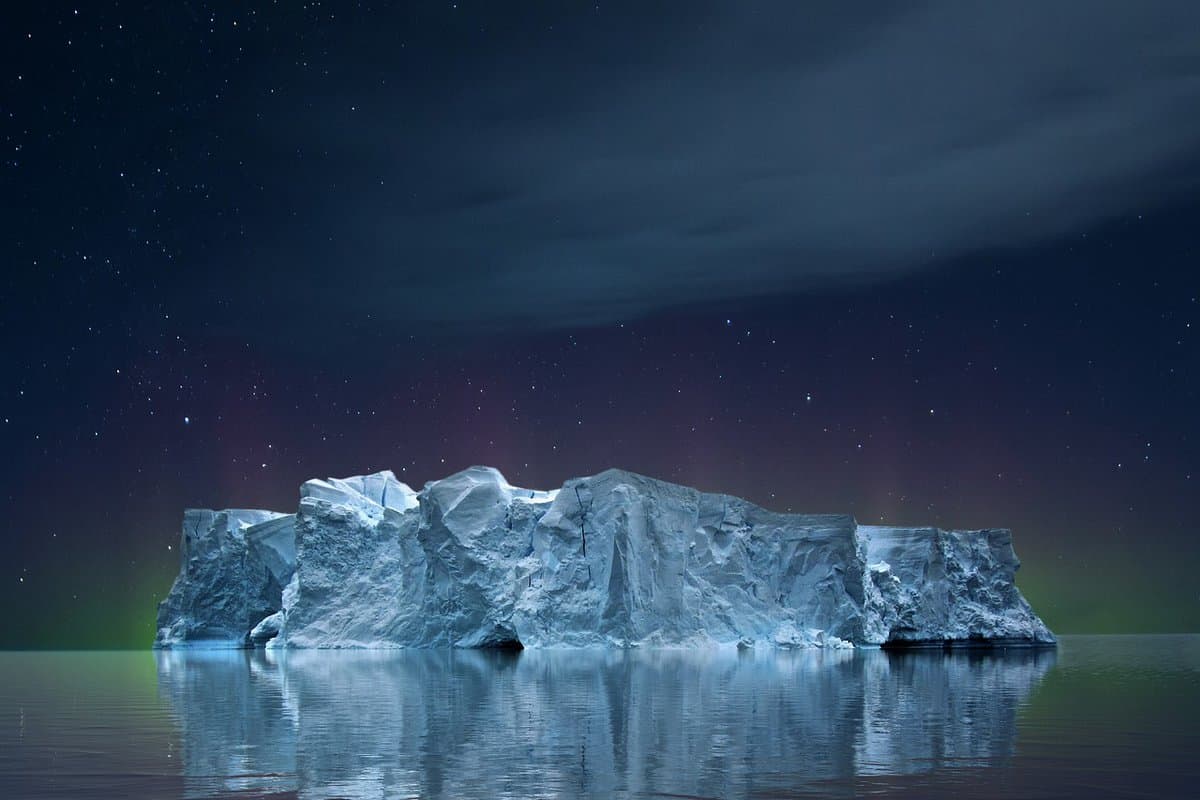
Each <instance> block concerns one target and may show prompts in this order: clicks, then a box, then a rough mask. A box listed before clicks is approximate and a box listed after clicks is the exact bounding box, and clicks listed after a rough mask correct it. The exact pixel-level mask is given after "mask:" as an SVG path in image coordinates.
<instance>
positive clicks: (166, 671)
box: [0, 636, 1200, 798]
mask: <svg viewBox="0 0 1200 800" xmlns="http://www.w3.org/2000/svg"><path fill="white" fill-rule="evenodd" d="M0 714H2V715H3V716H2V717H0V797H3V798H25V797H69V798H98V797H139V798H155V797H164V798H166V797H195V798H201V797H280V798H285V797H304V798H310V797H311V798H324V797H354V798H360V797H362V798H396V797H429V798H441V797H444V798H474V797H478V798H504V797H513V798H538V797H547V798H549V797H617V798H625V797H630V798H632V797H639V798H641V797H645V798H654V797H675V798H680V797H684V798H708V797H721V798H726V797H728V798H736V797H762V798H786V797H860V796H898V795H905V796H913V797H1013V798H1018V797H1019V798H1040V797H1046V798H1051V797H1086V798H1104V797H1138V798H1159V797H1200V636H1096V637H1086V636H1068V637H1063V640H1062V644H1061V646H1060V647H1059V648H1058V650H1057V651H1054V650H1015V649H1014V650H1007V651H993V652H987V651H971V652H956V653H943V652H940V651H939V652H918V653H906V654H899V655H896V654H889V653H886V652H881V651H850V652H846V651H829V652H824V651H798V652H790V653H776V652H747V653H740V654H739V653H725V652H720V653H717V652H701V653H697V652H680V651H665V650H648V651H631V652H580V651H559V652H536V651H526V652H523V653H517V654H506V653H480V652H472V651H452V652H448V651H433V652H428V651H426V652H417V651H410V652H386V653H381V652H346V651H342V652H292V653H286V654H278V655H276V654H264V653H262V652H256V653H247V652H192V653H185V652H172V653H151V652H122V653H94V652H85V653H2V654H0Z"/></svg>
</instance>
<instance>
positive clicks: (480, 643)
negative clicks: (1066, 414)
mask: <svg viewBox="0 0 1200 800" xmlns="http://www.w3.org/2000/svg"><path fill="white" fill-rule="evenodd" d="M182 541H183V545H182V547H181V551H182V563H181V568H180V573H179V575H178V577H177V578H176V580H175V584H174V586H173V587H172V589H171V592H170V594H169V595H168V596H167V598H166V599H165V600H164V601H163V602H162V604H161V605H160V607H159V612H158V633H157V636H156V638H155V646H156V647H160V648H173V647H197V646H201V647H214V646H215V647H256V646H266V647H270V648H278V647H291V648H402V647H417V648H431V647H457V648H514V649H519V648H524V647H537V648H547V647H617V648H627V647H637V646H667V647H696V646H709V645H727V646H737V647H739V648H743V649H745V648H753V647H763V648H773V649H788V648H798V647H826V648H849V647H854V646H864V645H865V646H885V647H892V646H897V647H899V646H929V645H938V646H946V645H955V644H967V645H970V644H974V645H980V644H1004V645H1014V644H1017V645H1050V644H1053V643H1054V642H1055V639H1054V636H1053V634H1051V632H1050V631H1049V629H1047V627H1046V626H1045V624H1044V623H1043V622H1042V621H1041V619H1039V618H1038V616H1037V615H1036V614H1035V613H1034V612H1033V610H1032V609H1031V608H1030V606H1029V604H1028V603H1027V602H1026V601H1025V599H1024V597H1022V596H1021V593H1020V591H1019V590H1018V589H1017V587H1016V584H1015V583H1014V577H1015V574H1016V572H1017V569H1018V568H1019V566H1020V562H1019V561H1018V560H1017V557H1016V554H1015V552H1014V550H1013V546H1012V536H1011V534H1010V533H1009V532H1008V531H1007V530H1001V529H993V530H978V531H943V530H939V529H936V528H894V527H883V526H875V525H858V524H857V523H856V522H855V520H854V518H853V517H851V516H849V515H839V514H782V513H777V512H773V511H768V510H767V509H764V508H761V507H759V506H756V505H754V504H753V503H750V502H748V501H746V500H743V499H740V498H737V497H733V496H730V495H724V494H711V493H706V492H701V491H698V490H696V489H693V488H690V487H687V486H681V485H678V484H673V483H668V482H666V481H661V480H657V479H654V478H650V477H646V476H644V475H638V474H635V473H632V472H628V471H624V470H618V469H610V470H606V471H604V472H601V473H600V474H598V475H593V476H590V477H583V478H572V479H570V480H568V481H567V482H566V483H564V484H563V486H562V487H561V488H559V489H556V490H551V491H540V490H535V489H523V488H520V487H517V486H513V485H511V484H509V483H508V481H507V480H505V478H504V476H503V475H501V474H500V472H499V471H498V470H496V469H493V468H491V467H471V468H469V469H466V470H463V471H462V472H459V473H456V474H454V475H451V476H449V477H447V478H444V479H442V480H438V481H432V482H430V483H427V484H426V485H425V486H424V488H423V489H422V490H421V491H419V492H417V491H414V490H413V489H412V488H410V487H409V486H407V485H405V484H404V483H402V482H400V481H399V480H397V479H396V476H395V475H394V474H392V473H391V472H386V471H385V472H379V473H375V474H372V475H365V476H357V477H352V478H345V479H334V478H330V479H327V480H310V481H308V482H306V483H305V484H304V485H303V486H302V487H301V489H300V503H299V508H298V509H297V511H296V513H294V514H281V513H276V512H271V511H246V510H226V511H207V510H189V511H186V512H185V514H184V525H183V534H182Z"/></svg>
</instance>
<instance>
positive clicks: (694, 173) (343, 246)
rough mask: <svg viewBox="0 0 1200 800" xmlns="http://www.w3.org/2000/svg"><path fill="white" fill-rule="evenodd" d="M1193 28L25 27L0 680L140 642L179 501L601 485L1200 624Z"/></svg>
mask: <svg viewBox="0 0 1200 800" xmlns="http://www.w3.org/2000/svg"><path fill="white" fill-rule="evenodd" d="M1198 36H1200V6H1197V5H1196V4H1195V3H1192V2H1147V3H1138V4H1133V3H1126V2H1109V1H1108V0H1087V2H1084V0H1077V1H1073V2H1059V1H1056V0H1050V1H1049V2H1046V3H1040V4H1036V5H1034V4H1027V5H1023V6H1022V7H1021V9H1020V13H1017V12H1016V11H1015V10H1014V9H1012V8H1010V7H1008V6H1005V5H1004V4H999V3H974V2H949V1H947V2H918V3H908V2H906V3H895V4H893V3H863V4H856V3H850V4H847V3H805V4H793V3H782V2H747V3H706V2H699V3H688V4H679V3H654V2H652V3H636V4H634V3H630V4H619V3H607V2H601V3H522V4H502V3H490V2H489V3H484V2H459V3H445V2H441V3H411V4H397V5H382V4H381V5H373V4H366V3H356V4H352V3H320V2H309V3H299V2H297V3H283V2H279V3H271V4H265V5H264V4H256V3H203V2H186V3H154V4H150V3H129V2H123V3H111V2H96V3H88V4H82V3H81V4H76V5H72V4H62V3H53V2H52V3H46V4H40V5H39V4H30V5H29V7H27V8H24V9H20V10H15V9H14V10H9V12H8V13H7V15H6V19H5V23H4V25H3V26H0V41H2V46H0V61H2V63H3V68H2V71H0V82H2V84H3V92H2V94H0V148H2V152H3V160H2V163H0V176H2V177H0V180H2V186H3V189H2V191H0V202H2V203H3V214H0V232H2V235H0V248H2V249H0V256H2V258H3V270H2V271H0V374H2V375H3V380H2V382H0V453H3V458H0V486H2V492H3V499H4V502H5V513H4V514H3V517H2V521H0V608H3V609H4V610H5V613H4V614H3V615H0V647H9V648H12V647H140V646H147V645H148V643H149V642H150V640H151V639H152V636H153V618H154V613H155V605H156V602H157V600H158V599H160V598H161V597H162V596H163V595H164V594H165V592H166V591H167V589H168V588H169V586H170V582H171V580H172V578H173V576H174V574H175V572H176V570H177V567H178V550H177V548H178V536H179V533H178V530H179V520H180V518H181V513H182V509H183V508H185V507H197V506H198V507H247V506H248V507H267V508H273V509H279V510H291V509H293V508H294V507H295V504H296V500H297V489H298V486H299V484H300V483H301V482H302V481H303V480H305V479H307V478H310V477H324V476H330V475H333V476H343V475H350V474H360V473H363V472H367V471H372V470H378V469H392V470H394V471H395V472H396V473H397V475H398V476H400V478H401V479H402V480H405V481H407V482H408V483H410V484H411V485H413V486H415V487H420V486H421V485H422V484H423V483H424V482H425V481H427V480H433V479H437V478H440V477H443V476H445V475H447V474H450V473H452V472H454V471H457V470H459V469H461V468H463V467H466V466H468V465H471V464H478V463H483V464H490V465H494V466H496V467H498V468H500V469H501V470H502V471H503V472H504V473H505V474H506V476H507V477H508V478H509V480H510V481H512V482H514V483H517V484H521V485H527V486H533V487H541V488H550V487H555V486H558V485H560V484H561V482H562V481H563V480H564V479H565V478H568V477H571V476H576V475H582V474H591V473H594V472H597V471H600V470H602V469H604V468H607V467H610V466H620V467H624V468H628V469H632V470H636V471H639V472H644V473H646V474H650V475H654V476H658V477H662V478H666V479H669V480H674V481H678V482H682V483H687V484H690V485H694V486H697V487H699V488H701V489H705V490H712V491H727V492H730V493H733V494H738V495H741V496H744V497H747V498H749V499H751V500H753V501H755V502H758V503H761V504H763V505H765V506H768V507H770V508H774V509H779V510H794V511H811V512H850V513H853V514H854V515H855V516H856V517H857V518H858V519H859V520H860V521H862V522H884V523H896V524H924V523H933V524H938V525H941V526H943V527H983V526H1003V527H1011V528H1012V529H1013V530H1014V536H1015V542H1016V546H1017V550H1018V554H1019V555H1020V556H1021V558H1022V560H1023V567H1022V571H1021V573H1020V576H1019V584H1020V585H1021V587H1022V589H1023V590H1024V591H1025V593H1026V595H1027V596H1028V597H1029V598H1030V600H1031V602H1033V604H1034V607H1035V608H1036V609H1037V610H1038V611H1039V612H1040V613H1042V615H1043V616H1044V617H1045V619H1046V620H1047V622H1048V623H1049V624H1050V625H1051V627H1052V628H1054V629H1055V630H1056V631H1059V632H1068V633H1069V632H1120V631H1130V632H1156V631H1197V630H1200V591H1198V590H1197V588H1196V580H1195V576H1196V575H1197V574H1200V537H1198V535H1197V533H1196V530H1195V525H1196V521H1197V519H1198V518H1200V513H1197V512H1198V511H1200V508H1198V506H1200V503H1198V502H1197V500H1196V497H1197V489H1198V488H1200V423H1198V421H1197V399H1198V398H1197V395H1198V390H1200V341H1198V339H1197V334H1198V333H1200V330H1198V328H1200V305H1198V303H1197V296H1198V295H1200V270H1198V269H1197V257H1198V256H1200V248H1198V246H1197V231H1198V230H1200V229H1198V227H1197V220H1198V219H1200V193H1198V192H1197V189H1198V188H1200V49H1198V48H1197V47H1196V46H1195V42H1196V41H1197V37H1198Z"/></svg>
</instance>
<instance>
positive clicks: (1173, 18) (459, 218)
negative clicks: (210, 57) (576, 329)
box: [222, 0, 1200, 326]
mask: <svg viewBox="0 0 1200 800" xmlns="http://www.w3.org/2000/svg"><path fill="white" fill-rule="evenodd" d="M490 13H493V14H497V15H498V13H499V12H495V11H493V12H490ZM607 13H609V12H608V11H607V10H606V9H603V8H602V9H601V10H600V11H599V12H598V13H597V14H596V17H595V19H592V20H588V19H584V20H583V21H580V20H579V19H578V18H574V17H572V18H570V19H564V20H562V21H561V24H560V25H559V27H558V28H554V26H553V25H552V24H550V25H547V24H546V20H545V19H542V18H539V19H537V20H536V24H535V20H534V19H533V18H532V16H530V17H522V18H521V19H517V20H507V21H506V20H502V19H499V18H493V19H483V18H481V19H479V20H478V24H479V26H480V28H481V29H482V30H483V32H482V33H481V32H479V31H475V30H474V28H473V27H471V24H467V23H464V26H465V28H469V29H470V34H471V36H470V38H466V35H465V34H463V36H462V37H459V31H458V29H450V30H449V31H448V32H445V33H444V35H438V36H433V37H431V36H428V35H426V36H425V37H424V38H423V37H421V36H417V37H415V38H414V39H413V40H412V41H411V42H405V46H404V47H398V46H396V42H395V41H393V40H389V41H391V44H390V45H388V46H384V43H383V38H382V36H383V34H381V39H380V41H378V42H377V43H376V46H374V47H367V48H365V49H366V50H368V51H369V52H368V53H366V54H364V53H363V52H361V51H362V50H363V49H364V47H363V44H362V40H361V36H360V37H359V38H357V39H355V42H356V45H355V46H356V48H357V51H352V50H351V49H350V48H349V47H343V46H342V44H341V42H340V40H339V38H338V33H337V31H334V32H333V33H331V34H330V39H329V47H330V51H329V52H330V54H331V55H330V58H331V60H332V61H334V62H337V61H338V59H342V63H340V64H338V67H337V71H336V74H335V78H334V79H333V80H334V83H333V85H332V86H331V88H330V90H329V91H328V92H327V93H326V94H324V95H322V98H323V99H320V100H316V99H314V97H313V95H311V94H308V95H296V96H295V97H294V102H293V103H292V104H291V105H287V104H285V105H284V106H282V107H281V108H279V111H280V113H277V114H274V115H268V116H266V117H264V118H263V119H264V121H263V122H262V124H261V125H260V126H259V127H258V130H259V135H260V136H261V137H262V140H261V141H260V142H259V143H258V147H260V148H261V149H262V156H263V158H265V159H267V160H268V161H270V162H273V163H279V164H290V165H291V166H290V167H289V168H290V169H293V170H294V176H293V178H292V179H291V180H292V181H293V182H292V183H291V184H290V185H289V186H288V188H287V190H286V193H287V198H286V200H285V201H284V205H286V206H288V207H290V208H292V209H293V210H294V211H295V213H293V214H292V215H283V214H280V215H279V218H278V219H274V218H271V219H270V220H269V221H268V222H267V225H268V227H269V228H270V229H272V230H273V234H272V236H271V237H270V238H271V239H273V240H274V241H276V242H277V244H274V245H271V246H266V247H262V248H260V250H259V251H258V252H256V253H252V254H246V253H243V254H234V255H229V254H225V255H223V256H222V258H224V259H227V260H228V261H229V262H230V263H231V264H234V265H238V266H239V268H241V269H243V275H242V278H243V280H245V281H247V282H248V283H247V285H249V286H255V287H256V288H255V292H258V291H275V292H278V291H279V289H278V288H275V289H272V288H271V287H273V286H275V287H277V283H276V280H277V275H278V270H277V267H278V266H279V265H287V267H288V269H289V270H291V271H292V272H293V273H294V274H295V275H296V279H295V280H293V281H291V283H290V288H287V289H285V290H284V294H285V295H286V296H287V299H288V302H289V303H291V304H299V305H300V306H303V307H314V308H317V307H328V305H329V304H330V296H331V295H330V293H340V294H339V300H338V301H337V302H336V305H337V306H338V308H339V309H340V310H341V311H344V312H345V313H346V314H348V315H350V316H355V315H358V316H362V315H365V314H368V313H369V314H372V316H373V318H376V319H386V320H390V321H393V322H404V323H415V324H420V325H422V326H429V325H438V324H449V325H463V324H470V325H492V324H508V323H523V324H533V325H537V326H545V325H549V326H556V325H566V324H578V323H584V324H587V323H601V322H607V321H613V320H617V319H622V318H627V317H630V316H636V315H640V314H644V313H647V312H652V311H655V310H659V309H664V308H668V307H676V306H682V305H687V304H694V303H712V302H718V301H724V300H735V301H741V300H745V299H747V298H755V297H761V296H766V295H771V294H777V293H780V292H794V291H802V290H805V289H807V288H811V287H813V286H817V285H826V284H828V283H830V282H843V281H873V280H879V279H887V278H889V277H892V276H895V275H897V274H903V273H908V272H910V271H913V270H919V269H922V268H926V267H928V266H930V265H938V264H944V263H946V262H947V261H948V260H951V259H954V258H956V257H959V256H963V255H965V254H970V253H972V252H977V251H982V250H988V249H992V248H1008V247H1014V248H1019V247H1022V246H1026V245H1030V244H1034V243H1038V242H1041V241H1044V240H1046V239H1050V238H1054V237H1060V236H1064V235H1071V234H1075V233H1078V232H1080V231H1083V230H1086V229H1087V227H1088V226H1091V225H1095V224H1097V223H1099V222H1101V221H1103V220H1104V219H1106V218H1110V217H1112V216H1114V215H1121V214H1132V213H1139V212H1142V211H1145V210H1148V209H1150V208H1153V207H1155V206H1156V205H1157V204H1159V203H1161V202H1163V201H1164V200H1166V199H1168V198H1169V197H1170V196H1172V195H1173V194H1174V193H1176V192H1178V191H1181V190H1183V189H1187V188H1191V181H1190V178H1186V177H1180V173H1179V172H1178V168H1179V167H1181V165H1184V164H1186V163H1188V161H1189V160H1190V159H1192V158H1194V156H1195V154H1196V152H1197V145H1200V112H1198V111H1197V109H1198V108H1200V48H1197V47H1196V42H1197V41H1198V36H1200V6H1198V5H1196V4H1194V3H1188V2H1179V3H1137V4H1134V3H1127V2H1096V1H1094V0H1087V1H1086V2H1085V1H1082V0H1081V1H1080V2H1049V3H1037V4H1034V3H1025V4H1020V5H1019V6H1012V5H1005V4H996V3H967V2H958V1H955V2H937V3H924V4H919V5H913V4H905V5H903V6H876V5H874V4H871V5H866V6H861V7H858V8H857V9H854V10H849V9H846V8H845V7H844V4H837V5H836V6H829V7H820V8H816V7H812V6H810V5H809V4H792V3H786V4H766V5H764V4H736V5H731V6H727V7H724V9H723V10H720V11H713V10H712V9H707V10H696V11H695V14H694V15H693V16H690V17H686V18H667V17H666V16H660V17H656V18H655V19H647V18H646V14H642V15H633V14H630V15H628V16H620V15H616V14H614V15H613V16H609V17H606V16H605V15H606V14H607ZM647 13H648V12H647ZM635 22H636V23H637V24H636V26H635V25H634V24H633V23H635ZM505 25H507V26H508V27H507V28H504V29H503V30H499V31H496V30H494V29H495V28H501V27H503V26H505ZM634 31H636V32H634ZM456 37H457V38H456ZM393 38H394V39H400V38H403V35H402V34H396V35H395V36H394V37H393ZM294 153H303V154H304V160H303V163H300V162H299V161H296V159H292V162H295V163H292V162H289V160H288V159H289V157H290V156H291V154H294ZM314 157H315V158H314ZM281 191H282V190H281ZM348 274H349V275H354V276H356V277H358V278H360V279H361V282H362V285H365V286H368V287H370V291H368V292H356V293H353V294H352V295H351V296H346V293H345V291H344V289H345V277H346V276H347V275H348Z"/></svg>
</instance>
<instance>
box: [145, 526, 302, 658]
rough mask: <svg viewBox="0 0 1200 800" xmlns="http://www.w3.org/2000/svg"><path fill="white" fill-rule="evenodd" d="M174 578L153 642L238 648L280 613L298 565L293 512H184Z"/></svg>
mask: <svg viewBox="0 0 1200 800" xmlns="http://www.w3.org/2000/svg"><path fill="white" fill-rule="evenodd" d="M180 538H181V542H180V548H179V549H180V562H181V563H180V568H179V576H178V577H177V578H176V579H175V585H174V586H172V587H171V592H170V593H169V594H168V595H167V597H166V599H165V600H163V602H162V604H161V605H160V606H159V609H158V633H157V635H156V637H155V642H154V643H155V646H158V647H178V646H183V645H191V646H208V647H242V646H245V644H246V635H247V632H248V631H249V630H250V628H251V627H253V626H254V625H255V624H257V623H258V622H259V621H260V620H261V619H262V618H263V617H264V616H266V615H267V614H270V613H272V612H273V611H278V610H279V607H280V602H281V599H280V598H281V593H282V589H283V586H284V585H286V584H287V582H288V581H290V580H291V578H292V573H293V572H294V571H295V567H296V554H295V553H296V548H295V538H296V536H295V515H294V514H279V513H276V512H274V511H255V510H247V509H227V510H224V511H208V510H205V509H188V510H187V511H185V512H184V515H183V533H182V536H181V537H180Z"/></svg>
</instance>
